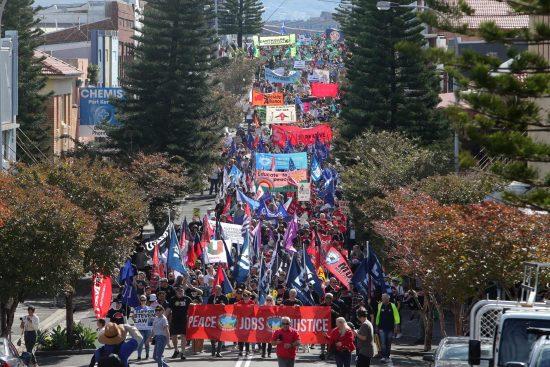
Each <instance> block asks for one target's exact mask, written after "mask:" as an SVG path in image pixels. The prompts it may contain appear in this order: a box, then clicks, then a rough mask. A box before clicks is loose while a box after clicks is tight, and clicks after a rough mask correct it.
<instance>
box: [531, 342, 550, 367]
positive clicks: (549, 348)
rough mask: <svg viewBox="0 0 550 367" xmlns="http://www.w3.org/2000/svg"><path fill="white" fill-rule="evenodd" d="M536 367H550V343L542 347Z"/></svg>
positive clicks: (537, 357)
mask: <svg viewBox="0 0 550 367" xmlns="http://www.w3.org/2000/svg"><path fill="white" fill-rule="evenodd" d="M535 361H536V364H535V366H536V367H550V345H545V346H543V347H542V349H541V351H540V353H539V355H538V356H536V359H535Z"/></svg>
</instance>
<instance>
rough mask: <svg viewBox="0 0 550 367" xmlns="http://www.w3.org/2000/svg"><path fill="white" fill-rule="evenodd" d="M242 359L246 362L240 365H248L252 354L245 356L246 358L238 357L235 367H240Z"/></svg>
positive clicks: (245, 366)
mask: <svg viewBox="0 0 550 367" xmlns="http://www.w3.org/2000/svg"><path fill="white" fill-rule="evenodd" d="M244 361H246V362H245V363H244V366H242V367H250V364H251V363H252V356H247V357H246V358H239V359H238V360H237V362H235V367H241V365H242V364H243V362H244Z"/></svg>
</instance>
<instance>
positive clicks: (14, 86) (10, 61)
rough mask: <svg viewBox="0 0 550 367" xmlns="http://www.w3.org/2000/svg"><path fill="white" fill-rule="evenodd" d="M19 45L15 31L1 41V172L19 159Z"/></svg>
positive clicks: (8, 32) (7, 33) (8, 33)
mask: <svg viewBox="0 0 550 367" xmlns="http://www.w3.org/2000/svg"><path fill="white" fill-rule="evenodd" d="M18 44H19V43H18V37H17V32H15V31H6V37H5V38H1V39H0V75H1V76H2V77H0V132H1V134H0V148H1V150H0V155H1V160H0V171H2V170H6V169H8V168H9V167H10V165H11V164H12V163H13V162H15V161H16V159H17V148H16V146H17V127H18V126H19V125H18V124H17V120H16V118H17V112H18V109H17V106H18V103H19V102H18V81H17V79H18V74H19V72H18V67H19V64H18V58H17V54H18Z"/></svg>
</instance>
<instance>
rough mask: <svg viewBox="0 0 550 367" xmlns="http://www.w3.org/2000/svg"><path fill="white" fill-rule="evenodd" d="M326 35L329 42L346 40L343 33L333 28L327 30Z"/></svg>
mask: <svg viewBox="0 0 550 367" xmlns="http://www.w3.org/2000/svg"><path fill="white" fill-rule="evenodd" d="M325 35H326V38H327V40H329V41H330V42H332V43H337V42H340V41H342V39H343V38H344V37H343V35H342V32H340V31H339V30H336V29H333V28H329V29H327V30H326V31H325Z"/></svg>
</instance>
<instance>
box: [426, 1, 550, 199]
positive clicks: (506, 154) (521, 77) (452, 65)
mask: <svg viewBox="0 0 550 367" xmlns="http://www.w3.org/2000/svg"><path fill="white" fill-rule="evenodd" d="M427 3H428V4H429V5H430V6H432V7H434V8H436V9H438V10H440V11H441V12H440V13H439V16H436V15H434V14H431V13H430V12H428V13H426V14H425V17H424V18H425V20H426V21H427V22H428V23H430V24H432V25H434V26H437V27H439V28H443V29H448V30H451V31H454V32H460V33H466V34H475V35H476V36H481V37H483V39H485V40H486V41H487V42H498V43H503V44H505V45H506V46H507V48H508V55H509V58H510V59H509V60H508V62H506V63H504V64H503V63H502V62H501V61H500V60H499V59H498V58H496V57H492V56H487V55H482V54H478V53H476V52H473V51H471V52H466V53H464V54H463V55H462V56H461V57H458V58H457V59H455V60H448V61H449V62H448V63H446V71H447V72H448V73H449V74H450V75H451V76H452V77H454V79H455V80H456V82H457V84H458V85H459V90H458V95H459V97H460V98H461V99H462V100H464V101H465V103H464V107H453V108H451V109H450V111H449V112H450V115H451V116H452V117H453V120H454V121H455V123H456V124H457V125H459V126H461V127H462V130H463V131H465V135H466V136H465V138H468V139H470V140H471V141H472V142H473V143H474V144H475V145H476V146H477V147H478V148H479V149H483V150H484V151H485V152H486V153H487V154H488V155H489V156H490V157H491V158H492V159H493V160H494V161H495V162H496V164H494V165H493V167H492V169H493V171H494V172H495V173H498V174H499V175H501V176H503V177H504V178H506V179H509V180H517V181H522V182H527V183H531V184H532V185H533V186H534V187H535V190H533V191H532V192H531V193H530V194H529V195H528V196H527V197H525V196H524V197H516V198H515V199H516V200H515V201H517V202H518V203H520V204H522V205H526V204H530V205H533V206H535V207H539V208H544V209H548V208H550V175H549V176H547V177H541V176H539V173H538V172H537V167H536V166H537V165H539V164H546V165H547V164H548V162H550V144H548V143H547V141H545V140H544V138H540V137H539V138H537V135H539V134H548V132H549V131H550V114H549V111H548V109H547V108H546V109H545V108H544V107H543V106H544V103H545V102H544V100H547V99H548V97H547V96H548V94H549V92H550V73H549V71H550V64H549V61H550V60H549V59H548V54H547V53H546V54H544V52H545V51H543V50H545V49H546V48H545V47H547V46H546V44H548V41H549V40H550V25H549V24H548V21H547V20H548V17H549V16H550V8H549V7H548V3H547V2H545V1H543V0H533V1H527V2H525V1H515V0H505V1H504V3H505V4H506V5H507V6H508V7H509V16H512V17H513V16H514V15H516V14H517V15H520V14H521V15H528V16H529V20H530V27H529V29H502V28H500V27H499V26H498V25H497V24H496V23H495V22H494V21H489V22H484V23H482V24H481V25H480V27H479V29H478V30H475V31H474V30H469V29H468V28H467V27H465V26H464V25H463V24H461V23H462V21H461V19H462V18H461V17H462V16H463V15H467V14H470V13H471V12H472V10H471V9H469V8H468V7H467V6H460V7H449V6H444V5H442V4H441V3H442V2H441V1H439V0H428V1H427ZM525 43H527V45H528V48H527V50H525V51H521V52H520V51H519V50H518V47H517V45H520V44H522V45H525Z"/></svg>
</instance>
